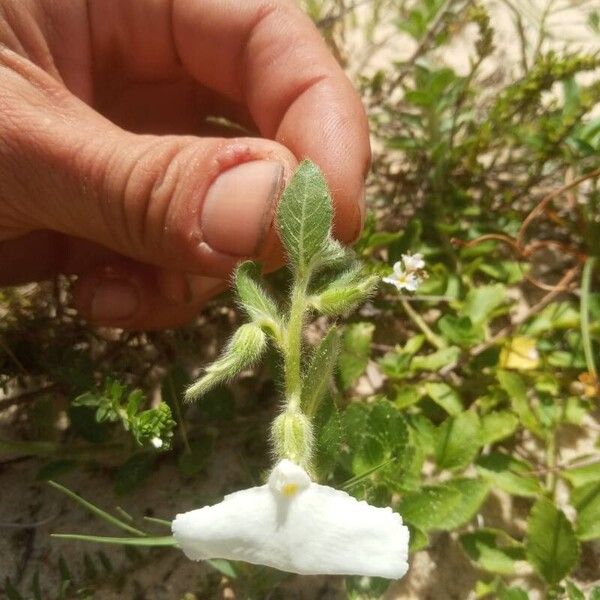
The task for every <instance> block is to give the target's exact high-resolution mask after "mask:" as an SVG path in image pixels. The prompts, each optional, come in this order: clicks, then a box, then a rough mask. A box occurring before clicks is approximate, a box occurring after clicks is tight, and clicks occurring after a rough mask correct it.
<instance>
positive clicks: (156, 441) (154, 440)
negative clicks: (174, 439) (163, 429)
mask: <svg viewBox="0 0 600 600" xmlns="http://www.w3.org/2000/svg"><path fill="white" fill-rule="evenodd" d="M150 443H151V444H152V445H153V446H154V447H155V448H156V449H157V450H159V449H160V448H162V446H163V441H162V440H161V439H160V438H159V437H153V438H152V439H151V440H150Z"/></svg>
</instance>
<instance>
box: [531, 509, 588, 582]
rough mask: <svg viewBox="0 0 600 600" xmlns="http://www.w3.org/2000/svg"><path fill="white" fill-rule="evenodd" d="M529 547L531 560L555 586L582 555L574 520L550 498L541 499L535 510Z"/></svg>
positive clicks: (539, 571) (546, 579)
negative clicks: (566, 515)
mask: <svg viewBox="0 0 600 600" xmlns="http://www.w3.org/2000/svg"><path fill="white" fill-rule="evenodd" d="M525 547H526V552H527V559H528V560H529V562H530V563H531V564H532V565H533V566H534V568H535V570H536V571H537V572H538V573H539V574H540V575H541V577H543V579H544V580H545V581H546V582H547V583H549V584H551V585H554V584H557V583H558V582H559V581H560V580H561V579H563V578H564V577H565V576H566V575H568V573H569V572H570V571H571V569H572V568H573V567H574V566H575V565H576V564H577V560H578V558H579V544H578V542H577V538H576V537H575V533H574V532H573V527H572V526H571V523H570V522H569V520H568V519H567V517H565V515H564V513H563V512H562V511H561V510H559V509H558V508H556V506H554V504H553V503H552V502H551V501H550V500H548V499H547V498H540V499H539V500H538V501H537V502H536V503H535V505H534V506H533V508H532V509H531V513H530V514H529V519H528V521H527V540H526V545H525Z"/></svg>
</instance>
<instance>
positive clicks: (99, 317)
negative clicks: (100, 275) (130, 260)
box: [91, 279, 140, 321]
mask: <svg viewBox="0 0 600 600" xmlns="http://www.w3.org/2000/svg"><path fill="white" fill-rule="evenodd" d="M139 305H140V296H139V292H138V290H137V288H136V287H135V286H134V285H133V284H131V283H130V282H129V281H127V280H125V279H107V280H104V281H102V282H101V283H99V284H98V285H97V286H96V289H95V290H94V292H93V295H92V303H91V316H92V319H93V320H94V321H113V320H125V319H128V318H130V317H132V316H133V315H134V314H135V313H136V312H137V310H138V308H139Z"/></svg>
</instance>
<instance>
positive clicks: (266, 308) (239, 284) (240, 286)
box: [233, 260, 281, 339]
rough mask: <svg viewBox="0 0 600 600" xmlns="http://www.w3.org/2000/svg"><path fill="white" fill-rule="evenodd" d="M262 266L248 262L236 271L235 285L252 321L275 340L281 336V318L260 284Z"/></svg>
mask: <svg viewBox="0 0 600 600" xmlns="http://www.w3.org/2000/svg"><path fill="white" fill-rule="evenodd" d="M259 276H260V265H259V264H258V263H256V262H253V261H250V260H247V261H245V262H243V263H241V264H240V265H239V266H238V268H237V269H236V270H235V275H234V279H233V281H234V284H235V288H236V291H237V294H238V297H239V300H240V305H241V307H242V308H243V309H244V311H246V313H247V314H248V316H249V317H250V319H252V321H254V322H255V323H256V324H257V325H258V326H259V327H261V328H262V329H264V330H265V331H266V332H267V333H270V334H271V335H272V336H273V337H274V338H275V339H279V337H280V336H281V316H280V315H279V311H278V310H277V306H276V304H275V302H274V301H273V299H272V298H271V297H270V296H269V294H268V293H267V292H266V291H265V290H264V289H263V287H262V285H261V284H260V282H259Z"/></svg>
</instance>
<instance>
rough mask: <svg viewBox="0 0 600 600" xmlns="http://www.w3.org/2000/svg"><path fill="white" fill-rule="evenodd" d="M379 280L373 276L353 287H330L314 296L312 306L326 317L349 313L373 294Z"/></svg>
mask: <svg viewBox="0 0 600 600" xmlns="http://www.w3.org/2000/svg"><path fill="white" fill-rule="evenodd" d="M377 280H378V278H377V277H375V276H372V277H368V278H367V279H365V280H364V281H361V282H359V283H355V284H352V285H345V286H337V285H334V286H330V287H328V288H327V289H325V290H324V291H323V292H321V293H320V294H318V295H317V296H313V297H312V298H311V304H312V306H313V307H314V308H315V309H316V310H318V311H319V312H322V313H324V314H326V315H332V316H333V315H341V314H344V313H348V312H350V311H351V310H353V309H354V308H356V306H357V305H358V304H360V303H362V302H364V301H365V300H366V299H367V298H368V297H369V296H370V295H371V294H372V293H373V290H374V289H375V286H376V285H377Z"/></svg>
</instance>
